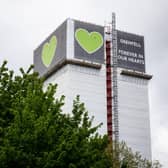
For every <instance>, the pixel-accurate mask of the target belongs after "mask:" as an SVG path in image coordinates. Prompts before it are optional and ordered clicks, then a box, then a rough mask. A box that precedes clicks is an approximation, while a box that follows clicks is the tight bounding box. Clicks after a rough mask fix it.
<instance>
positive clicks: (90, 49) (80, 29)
mask: <svg viewBox="0 0 168 168" xmlns="http://www.w3.org/2000/svg"><path fill="white" fill-rule="evenodd" d="M74 35H75V37H74V38H75V43H74V44H75V47H74V49H75V52H74V57H75V58H78V59H82V60H84V61H85V60H86V61H91V62H97V63H104V27H103V26H98V25H95V24H90V23H86V22H81V21H76V20H75V21H74Z"/></svg>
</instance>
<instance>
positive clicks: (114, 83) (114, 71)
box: [111, 13, 119, 143]
mask: <svg viewBox="0 0 168 168" xmlns="http://www.w3.org/2000/svg"><path fill="white" fill-rule="evenodd" d="M111 62H112V91H113V95H112V107H113V108H112V113H113V123H114V124H113V130H114V134H113V136H114V141H115V142H117V143H118V142H119V127H118V126H119V123H118V79H117V66H118V65H117V31H116V18H115V13H112V61H111Z"/></svg>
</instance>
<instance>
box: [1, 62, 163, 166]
mask: <svg viewBox="0 0 168 168" xmlns="http://www.w3.org/2000/svg"><path fill="white" fill-rule="evenodd" d="M6 63H7V62H4V63H3V65H2V66H1V67H0V168H11V167H17V168H112V167H113V168H118V167H121V168H159V167H160V164H159V163H158V162H156V163H155V164H153V165H152V164H151V163H150V162H149V161H147V160H144V159H142V158H141V156H140V155H139V154H134V153H132V151H131V150H130V149H129V148H128V147H126V145H125V144H119V149H118V151H117V153H119V156H120V157H119V159H118V158H116V157H115V152H114V151H111V149H112V148H111V147H110V145H109V142H108V139H107V136H103V137H102V136H100V135H98V133H97V129H98V128H99V127H100V126H101V124H100V125H98V126H96V127H92V120H93V118H91V119H90V118H89V117H88V112H87V111H86V109H85V107H84V104H83V103H81V102H80V99H79V96H77V97H76V99H75V100H74V102H73V109H72V114H66V113H63V112H62V107H63V105H64V96H61V97H60V98H59V99H58V98H57V99H56V98H55V93H56V88H57V85H51V84H50V85H49V86H48V87H47V88H46V89H45V90H44V88H43V84H44V80H43V79H42V78H39V77H38V74H37V73H33V72H31V71H32V68H33V67H32V66H31V67H30V68H29V69H28V71H27V72H24V70H23V69H20V71H21V75H20V76H14V73H13V72H12V71H10V70H8V68H7V67H6ZM112 154H113V155H112ZM115 163H119V165H120V166H117V167H116V166H115Z"/></svg>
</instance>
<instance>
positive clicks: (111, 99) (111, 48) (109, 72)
mask: <svg viewBox="0 0 168 168" xmlns="http://www.w3.org/2000/svg"><path fill="white" fill-rule="evenodd" d="M115 22H116V21H115V14H114V13H113V14H112V22H111V23H108V24H107V25H105V41H106V92H107V132H108V138H109V140H110V141H111V142H114V143H113V144H114V145H113V148H114V149H115V148H116V147H117V146H116V144H118V142H119V127H118V125H119V123H118V86H117V31H116V23H115Z"/></svg>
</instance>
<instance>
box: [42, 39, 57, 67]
mask: <svg viewBox="0 0 168 168" xmlns="http://www.w3.org/2000/svg"><path fill="white" fill-rule="evenodd" d="M56 46H57V38H56V36H52V37H51V38H50V41H49V42H46V43H45V44H44V45H43V49H42V62H43V64H44V65H45V66H46V67H49V65H50V64H51V62H52V60H53V58H54V55H55V51H56Z"/></svg>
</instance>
